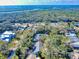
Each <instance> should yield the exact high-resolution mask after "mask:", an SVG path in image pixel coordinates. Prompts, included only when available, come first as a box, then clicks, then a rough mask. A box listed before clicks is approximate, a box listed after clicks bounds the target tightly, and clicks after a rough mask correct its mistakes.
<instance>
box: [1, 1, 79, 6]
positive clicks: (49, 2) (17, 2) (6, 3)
mask: <svg viewBox="0 0 79 59" xmlns="http://www.w3.org/2000/svg"><path fill="white" fill-rule="evenodd" d="M68 4H69V5H79V0H0V5H68Z"/></svg>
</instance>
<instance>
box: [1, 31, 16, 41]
mask: <svg viewBox="0 0 79 59" xmlns="http://www.w3.org/2000/svg"><path fill="white" fill-rule="evenodd" d="M14 37H15V33H13V32H12V31H5V32H4V33H2V34H1V35H0V40H2V41H7V42H9V41H10V40H11V39H13V38H14Z"/></svg>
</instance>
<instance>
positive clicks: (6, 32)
mask: <svg viewBox="0 0 79 59" xmlns="http://www.w3.org/2000/svg"><path fill="white" fill-rule="evenodd" d="M3 34H15V33H13V32H12V31H5V32H4V33H3Z"/></svg>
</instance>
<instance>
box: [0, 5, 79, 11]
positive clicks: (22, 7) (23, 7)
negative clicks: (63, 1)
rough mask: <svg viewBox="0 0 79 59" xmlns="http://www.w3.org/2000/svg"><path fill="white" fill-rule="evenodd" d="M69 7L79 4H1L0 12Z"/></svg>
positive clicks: (76, 6)
mask: <svg viewBox="0 0 79 59" xmlns="http://www.w3.org/2000/svg"><path fill="white" fill-rule="evenodd" d="M54 8H55V9H56V8H57V9H69V8H79V5H13V6H0V12H11V11H22V10H35V9H54Z"/></svg>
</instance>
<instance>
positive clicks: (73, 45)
mask: <svg viewBox="0 0 79 59" xmlns="http://www.w3.org/2000/svg"><path fill="white" fill-rule="evenodd" d="M71 46H72V47H73V48H78V49H79V42H74V43H71Z"/></svg>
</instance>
